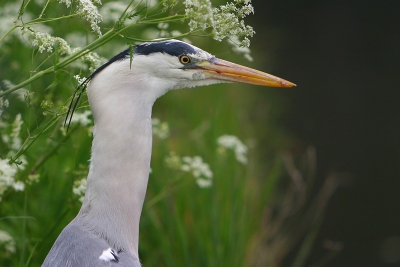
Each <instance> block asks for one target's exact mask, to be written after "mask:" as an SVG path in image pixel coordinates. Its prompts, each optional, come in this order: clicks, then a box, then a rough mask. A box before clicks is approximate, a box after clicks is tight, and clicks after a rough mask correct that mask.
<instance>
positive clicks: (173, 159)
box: [165, 152, 213, 188]
mask: <svg viewBox="0 0 400 267" xmlns="http://www.w3.org/2000/svg"><path fill="white" fill-rule="evenodd" d="M165 163H166V164H167V167H169V168H171V169H174V170H181V171H183V172H189V173H191V174H192V175H193V176H194V178H195V180H196V183H197V185H198V186H199V187H201V188H204V187H210V186H212V179H213V172H212V171H211V169H210V166H209V165H208V164H207V163H205V162H204V161H203V159H202V158H201V157H200V156H194V157H187V156H186V157H182V158H181V157H179V156H178V155H177V154H176V153H175V152H170V153H169V155H168V156H167V157H166V158H165Z"/></svg>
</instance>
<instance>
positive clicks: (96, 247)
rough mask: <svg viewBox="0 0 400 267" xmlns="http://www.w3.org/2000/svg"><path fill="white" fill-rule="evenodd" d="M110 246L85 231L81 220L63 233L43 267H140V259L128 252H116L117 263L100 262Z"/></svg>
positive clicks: (75, 221) (110, 261) (73, 222)
mask: <svg viewBox="0 0 400 267" xmlns="http://www.w3.org/2000/svg"><path fill="white" fill-rule="evenodd" d="M108 248H110V245H109V244H108V243H107V242H106V241H105V240H104V239H102V238H100V237H98V236H97V235H95V234H94V233H92V232H91V231H89V230H87V229H85V228H84V227H83V226H82V225H81V223H80V222H79V219H75V220H73V221H72V222H70V223H69V224H68V226H67V227H65V228H64V230H63V231H62V232H61V234H60V235H59V237H58V238H57V240H56V242H55V243H54V245H53V247H52V248H51V250H50V252H49V254H48V255H47V257H46V260H45V261H44V263H43V265H42V267H140V266H141V265H140V262H139V259H137V258H136V257H135V256H134V255H133V254H132V253H129V252H127V251H119V252H118V251H116V252H117V259H118V260H117V261H115V260H109V261H104V260H100V259H99V257H100V256H101V255H102V253H103V251H105V250H107V249H108Z"/></svg>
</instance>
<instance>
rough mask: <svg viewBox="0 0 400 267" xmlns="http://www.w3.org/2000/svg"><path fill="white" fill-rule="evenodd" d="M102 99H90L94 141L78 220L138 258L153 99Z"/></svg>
mask: <svg viewBox="0 0 400 267" xmlns="http://www.w3.org/2000/svg"><path fill="white" fill-rule="evenodd" d="M89 96H90V95H89ZM89 100H90V98H89ZM106 101H107V102H104V103H101V102H100V103H99V101H97V102H96V105H92V103H91V107H92V111H93V116H94V119H95V128H94V132H93V134H94V139H93V145H92V155H91V160H90V170H89V176H88V182H87V189H86V195H85V200H84V203H83V206H82V208H81V210H80V212H79V215H78V219H79V220H80V221H81V223H82V224H83V225H84V227H86V228H87V229H89V230H90V231H92V232H94V233H96V234H97V235H99V236H100V237H102V238H104V239H105V240H107V242H108V243H109V244H110V246H112V247H113V248H114V249H117V250H125V251H126V250H128V251H130V252H131V253H133V254H134V255H136V256H138V239H139V221H140V215H141V211H142V206H143V201H144V198H145V194H146V189H147V182H148V178H149V171H150V158H151V146H152V125H151V109H152V105H153V103H154V100H151V101H148V100H146V99H145V98H143V97H138V96H132V95H123V94H121V95H119V96H116V97H114V98H113V99H110V98H108V99H107V100H106ZM110 102H111V103H110Z"/></svg>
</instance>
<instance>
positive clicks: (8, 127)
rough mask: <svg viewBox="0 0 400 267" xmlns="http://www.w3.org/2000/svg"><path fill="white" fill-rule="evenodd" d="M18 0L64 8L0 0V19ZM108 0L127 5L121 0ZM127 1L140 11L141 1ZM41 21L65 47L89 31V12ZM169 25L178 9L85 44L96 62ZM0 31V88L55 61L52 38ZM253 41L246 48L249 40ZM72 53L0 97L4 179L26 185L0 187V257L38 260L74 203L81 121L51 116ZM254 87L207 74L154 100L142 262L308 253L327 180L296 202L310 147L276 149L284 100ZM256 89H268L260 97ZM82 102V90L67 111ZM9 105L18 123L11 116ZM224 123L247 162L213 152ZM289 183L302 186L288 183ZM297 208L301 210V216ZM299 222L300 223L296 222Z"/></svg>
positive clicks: (66, 92)
mask: <svg viewBox="0 0 400 267" xmlns="http://www.w3.org/2000/svg"><path fill="white" fill-rule="evenodd" d="M112 2H116V1H103V7H104V6H107V5H109V4H110V3H112ZM149 2H151V1H149ZM153 2H157V1H153ZM221 2H223V1H221ZM21 3H23V4H29V5H27V9H26V10H25V14H24V15H23V18H24V19H27V18H29V19H34V18H36V17H38V16H39V14H41V13H42V11H43V7H44V6H45V5H47V8H46V9H45V13H44V14H43V15H44V17H46V18H59V17H61V16H68V14H73V12H74V10H73V8H67V7H66V5H63V4H60V3H58V2H56V1H44V0H42V1H23V2H22V1H16V2H14V1H2V2H1V3H0V10H3V13H1V14H2V16H1V17H0V22H2V21H3V22H4V23H0V24H1V25H2V26H0V27H5V26H6V25H11V26H10V27H12V26H13V24H12V23H11V24H7V23H6V22H7V21H6V20H7V19H8V20H9V19H12V17H13V18H14V20H12V22H13V21H15V20H16V18H17V17H18V12H20V14H21V10H20V9H19V6H20V5H21ZM119 3H120V4H124V5H125V6H126V5H127V4H128V3H129V1H119ZM142 4H143V5H146V4H148V2H146V1H143V3H142ZM213 4H214V5H217V4H218V1H213ZM15 5H17V6H18V8H17V9H16V8H15ZM7 8H8V9H10V10H7ZM138 8H139V9H138V10H141V9H140V5H139V6H138ZM109 10H113V9H109ZM116 10H117V9H116ZM155 10H156V12H155V15H154V17H153V18H160V19H162V18H163V16H166V15H167V16H168V15H173V14H174V12H176V10H177V11H180V12H182V11H183V10H184V8H183V6H182V5H178V6H176V7H175V9H174V10H170V11H166V12H167V13H161V11H160V10H161V6H160V8H158V9H155ZM117 11H118V10H117ZM117 11H115V12H117ZM110 12H111V11H110ZM113 12H114V11H113ZM5 13H7V14H8V15H7V16H6V15H5ZM28 14H30V15H29V16H30V17H29V16H28ZM103 16H104V14H103ZM113 16H115V14H114V13H112V14H110V16H109V17H106V16H104V22H103V23H102V24H101V29H104V30H105V31H106V30H109V29H111V28H112V27H113V26H112V25H115V24H113V23H116V20H114V21H112V20H111V17H113ZM10 17H11V18H10ZM160 21H162V20H160ZM8 22H9V21H8ZM25 22H27V21H25ZM38 22H40V21H38ZM166 22H168V19H166ZM42 24H43V25H45V27H43V25H42ZM42 24H40V23H37V24H34V25H31V27H32V29H34V28H35V27H36V28H35V30H37V31H39V30H43V31H48V32H49V33H51V34H52V35H53V36H57V37H61V38H64V39H65V40H67V42H68V43H70V44H71V46H72V45H73V46H74V47H78V46H79V47H85V46H88V45H91V44H93V43H94V42H95V41H96V40H99V39H98V36H97V35H96V34H94V33H92V32H91V29H90V28H91V26H90V23H89V22H87V21H85V20H83V19H81V18H79V17H72V18H71V19H60V20H54V21H48V22H46V23H42ZM173 31H180V32H183V33H185V32H188V27H187V25H186V24H185V23H183V21H182V19H180V20H177V21H169V24H168V25H167V26H165V25H160V24H158V23H149V24H146V23H143V24H141V25H138V26H135V27H132V28H129V29H127V30H126V31H124V32H123V33H122V32H121V33H119V34H115V35H114V36H113V37H112V38H110V39H107V40H106V41H104V42H101V43H98V46H97V47H95V48H96V50H95V52H96V53H97V54H98V55H101V58H99V59H98V60H99V61H103V62H104V58H110V57H112V56H113V55H115V54H116V53H118V52H120V51H122V50H123V49H126V47H127V46H128V45H131V44H132V43H133V41H132V38H124V37H126V36H130V37H132V36H135V38H136V39H143V40H147V39H154V38H157V37H166V36H169V33H171V32H173ZM122 34H123V36H122ZM0 35H2V36H5V39H4V40H2V42H1V43H0V89H1V90H2V91H3V92H5V91H6V90H8V89H10V88H13V84H20V83H22V82H24V81H26V80H27V79H29V78H30V77H34V76H35V75H37V74H39V73H40V71H42V70H45V69H48V68H52V67H54V66H57V64H59V63H60V62H63V60H65V58H64V59H63V58H62V57H61V58H60V55H58V54H57V46H56V47H55V48H54V49H55V51H53V52H52V53H39V52H38V50H37V49H35V48H34V47H33V44H32V38H31V37H29V35H23V36H22V35H21V33H20V29H15V30H14V31H13V32H12V33H11V34H8V35H7V29H4V28H2V29H1V31H0ZM105 35H106V34H104V33H103V37H104V36H105ZM182 35H186V34H182ZM0 38H1V36H0ZM188 38H190V40H191V41H192V43H194V44H195V45H196V46H199V47H201V48H203V49H205V50H207V51H209V52H211V53H213V54H215V55H217V56H218V57H221V58H224V59H227V60H231V61H235V62H237V63H241V64H246V65H249V63H248V61H246V60H245V59H244V58H243V57H240V56H238V55H237V54H235V53H233V52H231V51H232V50H231V45H230V44H228V43H227V42H218V41H214V40H212V39H211V38H203V37H201V36H199V34H197V35H196V34H192V35H191V36H190V37H188ZM252 52H253V56H256V55H257V51H252ZM82 56H83V54H82V55H80V56H79V57H76V59H75V61H74V62H72V63H71V64H69V65H65V66H63V67H62V68H56V67H54V69H53V70H52V71H51V72H49V74H47V75H40V76H37V78H35V79H34V80H32V81H31V82H29V83H26V84H25V85H24V86H23V89H19V90H16V91H14V92H12V93H8V94H6V95H4V96H3V97H2V98H1V100H2V101H3V102H2V103H3V105H2V106H0V111H2V114H1V117H0V133H1V137H2V138H1V139H0V159H1V160H6V159H7V160H8V163H9V164H10V165H12V166H17V172H16V174H15V176H14V178H15V181H14V182H18V181H20V182H23V183H24V185H25V187H24V190H20V191H18V190H15V189H17V188H13V187H12V186H11V187H9V188H7V189H6V190H5V191H4V193H3V195H2V196H1V202H0V231H1V232H0V233H3V235H4V233H8V235H9V237H10V238H9V239H8V241H7V240H5V241H4V239H3V240H1V239H0V243H1V244H0V246H2V247H4V248H0V249H1V250H2V251H5V252H6V253H0V266H40V264H41V263H42V261H43V260H44V258H45V256H46V255H47V253H48V251H49V250H50V248H51V246H52V244H53V243H54V241H55V239H56V238H57V236H58V234H59V233H60V231H61V230H62V229H63V228H64V227H65V226H66V225H67V224H68V223H69V222H70V221H71V220H72V219H73V218H74V216H75V215H76V214H77V212H78V210H79V208H80V205H81V202H80V201H79V196H78V195H76V194H74V193H73V187H74V183H75V182H76V181H80V180H81V179H83V178H85V177H86V175H87V168H88V159H89V158H90V147H91V141H92V135H91V124H89V125H82V123H81V124H79V123H73V124H72V125H71V128H70V130H69V131H68V133H66V132H65V129H63V127H62V125H63V120H64V116H65V111H66V107H67V106H68V104H69V102H70V100H71V95H72V94H73V91H74V90H75V88H76V87H77V85H78V84H77V81H76V80H75V79H74V78H73V77H74V75H80V76H81V77H83V76H87V75H89V74H90V72H91V70H92V68H93V61H92V62H89V61H87V58H86V59H85V58H82ZM66 58H68V57H66ZM258 64H260V62H258ZM253 67H254V66H253ZM259 90H260V89H256V88H253V87H252V86H246V85H233V84H230V85H218V86H211V87H207V88H195V89H191V90H181V91H173V92H170V93H168V94H167V95H166V96H164V97H162V98H161V99H159V100H158V101H157V102H156V104H155V106H154V111H153V116H154V117H156V118H159V119H160V121H161V122H166V123H168V125H169V134H168V137H167V138H165V139H163V138H159V137H157V136H155V137H154V144H153V157H152V163H151V168H152V173H151V174H150V180H149V185H148V192H147V197H146V201H145V205H144V208H143V214H142V218H141V230H140V233H141V235H140V248H139V254H140V257H141V262H142V263H143V264H144V265H145V266H279V265H280V263H281V262H282V261H283V259H284V258H285V256H286V255H287V254H288V253H289V252H290V251H291V250H292V249H293V247H295V245H298V244H299V243H301V242H303V245H302V246H300V247H301V248H303V250H302V251H300V253H299V254H298V255H299V256H298V257H297V258H296V259H297V263H296V265H294V266H303V264H304V262H305V259H306V257H307V255H308V253H309V249H307V246H311V245H310V244H312V243H313V242H312V237H313V235H315V233H316V232H317V230H318V229H319V225H320V223H321V218H322V215H323V209H324V207H325V203H326V200H327V199H328V198H329V196H330V194H331V193H332V192H333V191H334V189H335V188H336V184H335V183H333V185H332V184H331V185H329V186H328V187H327V189H325V190H326V192H325V191H324V193H326V194H322V195H324V196H325V198H323V199H324V201H325V202H323V203H322V204H320V206H318V207H310V208H309V209H307V205H308V204H309V203H310V202H311V200H310V195H309V191H308V190H309V189H308V187H307V186H306V185H307V184H312V183H313V181H312V177H313V173H312V170H311V171H310V169H312V168H315V155H314V154H313V152H312V151H311V152H310V151H309V152H308V154H307V153H306V155H307V156H306V158H307V160H306V161H305V162H306V163H304V164H303V165H304V166H306V167H304V168H303V169H300V170H297V169H296V167H295V165H296V164H294V163H293V159H291V156H290V155H286V156H285V157H284V156H283V155H284V154H283V152H282V151H284V150H287V149H288V148H289V147H290V146H291V144H292V142H293V141H292V139H291V138H290V136H289V135H287V134H285V133H284V132H282V131H281V130H280V129H279V127H277V125H276V120H277V118H279V115H280V113H281V112H282V105H281V104H282V102H283V100H282V99H281V98H279V96H277V95H276V94H274V93H273V92H271V93H265V92H262V93H261V92H260V91H259ZM261 90H268V89H261ZM265 94H269V96H270V97H269V99H268V100H266V98H265ZM6 102H8V104H7V103H6ZM88 109H89V107H88V104H87V100H86V99H85V97H84V99H82V100H81V103H80V105H79V108H78V111H77V112H78V113H82V112H83V111H84V110H88ZM18 114H20V115H18ZM18 116H20V118H21V120H20V121H19V124H20V128H18V127H17V126H16V118H17V117H18ZM89 119H91V118H90V117H89ZM17 121H18V120H17ZM17 124H18V123H17ZM226 134H229V135H235V136H238V137H239V139H241V140H242V141H243V142H244V143H245V144H246V145H247V147H248V148H249V152H248V155H247V157H248V163H247V164H242V163H240V162H238V161H237V159H236V158H235V155H234V153H233V152H232V151H229V150H227V151H225V152H224V151H222V152H221V149H220V147H219V146H218V144H217V138H218V137H220V136H222V135H226ZM172 151H173V152H175V153H176V154H177V155H179V156H190V157H194V156H200V157H201V158H202V159H203V160H204V161H205V162H206V163H208V164H209V166H210V169H211V170H212V172H213V177H214V178H213V185H212V186H211V187H209V188H200V187H199V186H198V185H197V184H196V182H195V179H194V178H193V176H192V175H191V174H190V173H185V172H181V171H179V170H175V169H173V168H170V167H169V166H168V164H167V162H166V158H167V157H168V156H170V155H171V154H170V153H171V152H172ZM312 157H314V158H312ZM10 159H11V160H10ZM295 169H296V170H297V172H298V174H301V172H302V171H305V172H308V171H309V173H308V174H306V175H305V177H309V179H303V177H302V176H301V175H300V176H296V177H297V178H298V179H297V180H296V181H294V180H293V177H294V176H295V175H293V171H294V170H295ZM3 174H4V173H1V172H0V175H3ZM299 177H300V178H299ZM299 179H300V180H299ZM278 180H279V181H280V182H279V183H277V181H278ZM296 183H297V184H296ZM299 183H300V185H301V186H300V187H296V186H298V185H299ZM274 192H275V193H274ZM299 194H300V195H301V196H299ZM296 197H299V198H301V201H298V200H299V199H298V198H296ZM317 200H318V199H317ZM317 200H316V201H317ZM317 202H318V201H317ZM318 203H319V202H318ZM305 210H308V217H307V218H304V219H301V218H303V214H304V211H305ZM288 211H289V212H288ZM293 215H295V216H293ZM299 221H301V227H300V228H297V227H296V223H297V222H299ZM310 230H313V231H310ZM292 234H293V235H292ZM0 236H1V235H0ZM293 236H295V237H296V238H292V237H293ZM304 236H308V237H309V238H308V239H307V238H305V239H304ZM7 246H8V247H7ZM260 255H262V256H260Z"/></svg>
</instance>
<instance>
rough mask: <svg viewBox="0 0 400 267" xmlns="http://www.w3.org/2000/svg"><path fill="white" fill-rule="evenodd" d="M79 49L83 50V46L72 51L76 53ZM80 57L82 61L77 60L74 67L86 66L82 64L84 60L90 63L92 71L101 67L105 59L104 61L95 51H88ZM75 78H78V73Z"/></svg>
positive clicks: (81, 67)
mask: <svg viewBox="0 0 400 267" xmlns="http://www.w3.org/2000/svg"><path fill="white" fill-rule="evenodd" d="M79 50H81V48H80V47H76V48H74V49H72V53H75V52H77V51H79ZM79 59H80V61H75V62H74V63H73V67H75V68H78V69H83V68H85V67H86V66H85V65H84V64H82V62H84V63H87V64H88V65H89V71H90V72H93V71H95V70H96V69H97V68H98V67H100V66H101V65H102V64H103V61H104V59H103V58H100V56H99V55H98V54H97V53H95V52H88V53H86V54H84V55H83V56H81V57H80V58H79ZM75 79H76V75H75ZM78 82H79V80H78Z"/></svg>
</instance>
